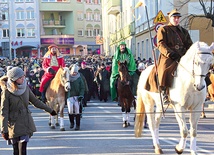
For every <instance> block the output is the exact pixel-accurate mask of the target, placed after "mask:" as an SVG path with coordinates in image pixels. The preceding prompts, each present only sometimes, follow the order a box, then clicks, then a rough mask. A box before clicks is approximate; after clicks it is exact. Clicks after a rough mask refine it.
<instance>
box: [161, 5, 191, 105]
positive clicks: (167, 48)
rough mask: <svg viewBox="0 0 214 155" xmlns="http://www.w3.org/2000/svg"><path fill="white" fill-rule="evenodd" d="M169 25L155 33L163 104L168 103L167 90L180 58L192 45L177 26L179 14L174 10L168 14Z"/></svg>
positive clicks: (187, 35) (185, 31) (186, 33)
mask: <svg viewBox="0 0 214 155" xmlns="http://www.w3.org/2000/svg"><path fill="white" fill-rule="evenodd" d="M168 16H169V24H168V25H167V26H163V27H160V28H159V29H158V33H157V40H158V49H159V51H160V56H159V60H158V69H157V71H158V80H159V86H160V89H161V90H162V95H163V102H164V104H167V103H169V97H168V95H169V94H168V88H169V87H171V85H172V81H173V74H174V73H173V72H174V71H175V70H176V68H177V65H178V62H179V61H180V58H181V57H182V56H183V55H184V54H185V53H186V51H187V50H188V49H189V47H190V46H191V45H192V40H191V38H190V35H189V33H188V31H187V30H186V29H184V28H183V27H181V26H180V25H179V22H180V17H181V14H180V12H178V11H177V10H176V9H174V10H172V11H171V12H169V13H168Z"/></svg>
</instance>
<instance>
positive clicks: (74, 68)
mask: <svg viewBox="0 0 214 155" xmlns="http://www.w3.org/2000/svg"><path fill="white" fill-rule="evenodd" d="M78 70H79V67H78V66H77V65H76V64H74V65H73V66H72V67H71V74H73V73H74V72H75V73H78Z"/></svg>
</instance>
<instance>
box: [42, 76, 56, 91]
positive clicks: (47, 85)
mask: <svg viewBox="0 0 214 155" xmlns="http://www.w3.org/2000/svg"><path fill="white" fill-rule="evenodd" d="M53 79H54V77H52V78H51V79H50V80H49V81H48V82H47V83H46V84H45V85H44V92H45V93H46V90H47V89H48V87H49V85H50V83H51V81H52V80H53Z"/></svg>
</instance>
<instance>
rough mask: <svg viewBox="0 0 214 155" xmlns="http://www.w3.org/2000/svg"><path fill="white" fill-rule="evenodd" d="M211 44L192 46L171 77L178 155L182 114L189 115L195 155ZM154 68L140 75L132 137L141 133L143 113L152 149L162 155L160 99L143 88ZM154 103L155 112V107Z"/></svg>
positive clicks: (183, 132)
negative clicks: (187, 112)
mask: <svg viewBox="0 0 214 155" xmlns="http://www.w3.org/2000/svg"><path fill="white" fill-rule="evenodd" d="M212 50H214V43H212V45H211V46H208V45H207V44H206V43H203V42H196V43H194V44H193V45H192V46H191V47H190V49H189V50H188V51H187V52H186V54H185V55H184V56H183V57H182V58H181V60H180V62H179V64H178V67H177V70H176V74H177V75H176V76H175V77H174V81H173V85H172V87H171V88H170V89H169V93H170V99H171V105H172V106H173V109H174V112H175V116H176V119H177V121H178V124H179V128H180V135H181V139H180V142H179V144H178V145H176V146H175V150H176V152H177V153H178V154H181V153H182V152H183V150H184V149H185V147H186V140H187V136H188V128H187V125H186V120H185V114H184V112H185V111H187V110H189V113H190V118H189V122H190V137H191V138H190V151H191V155H197V151H196V135H197V124H198V120H199V118H200V112H198V111H201V110H202V104H203V103H204V100H205V97H206V84H205V81H204V78H205V76H206V74H207V73H208V70H209V67H210V66H211V64H212V62H213V54H212ZM152 68H153V66H150V67H148V68H147V69H146V70H144V71H143V72H142V73H141V76H140V79H139V82H138V88H137V109H136V119H135V136H136V137H140V136H141V133H142V126H143V121H144V118H145V115H144V114H145V113H147V114H146V115H147V121H148V124H149V129H150V131H151V134H152V138H153V146H154V149H155V153H156V154H162V153H163V151H162V149H161V146H160V143H159V125H160V121H161V116H162V108H161V99H160V94H159V93H154V92H149V91H147V90H145V89H144V86H145V84H146V81H147V78H148V76H149V74H150V72H151V70H152ZM155 104H156V113H154V105H155Z"/></svg>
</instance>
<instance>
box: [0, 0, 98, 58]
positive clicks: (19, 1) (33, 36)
mask: <svg viewBox="0 0 214 155" xmlns="http://www.w3.org/2000/svg"><path fill="white" fill-rule="evenodd" d="M0 6H1V8H3V9H1V10H0V13H1V32H0V39H1V41H0V43H1V50H0V52H1V54H2V55H3V56H6V57H10V58H11V59H12V58H15V57H23V56H24V57H25V56H26V57H41V56H43V55H44V53H45V52H46V51H47V47H48V46H49V45H50V44H53V43H54V44H56V45H58V46H59V50H60V52H61V53H62V54H63V55H69V56H84V55H87V54H102V49H101V48H100V47H101V44H102V43H100V42H96V37H97V36H102V23H101V19H102V16H101V1H100V0H0ZM10 49H11V50H10Z"/></svg>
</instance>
